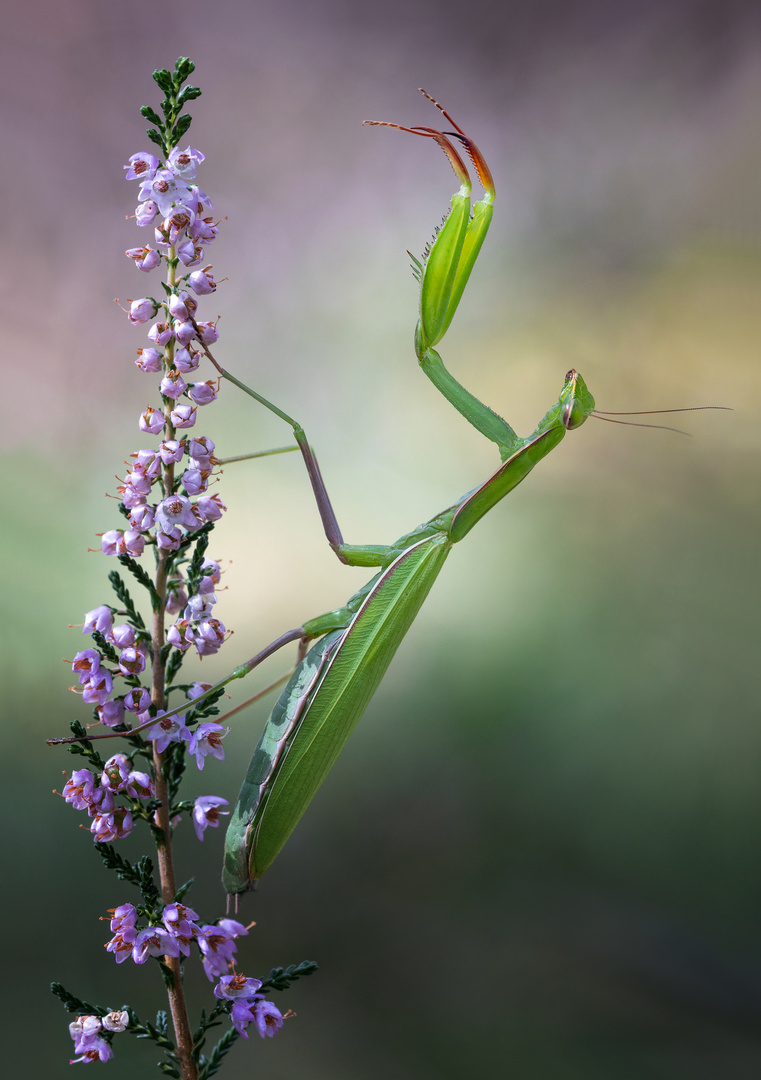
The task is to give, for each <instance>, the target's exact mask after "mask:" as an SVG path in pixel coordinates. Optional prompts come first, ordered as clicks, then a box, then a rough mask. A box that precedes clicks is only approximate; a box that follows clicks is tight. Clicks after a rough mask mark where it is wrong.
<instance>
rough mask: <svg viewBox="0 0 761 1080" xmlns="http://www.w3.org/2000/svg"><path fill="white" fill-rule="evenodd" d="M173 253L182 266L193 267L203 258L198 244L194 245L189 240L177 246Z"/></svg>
mask: <svg viewBox="0 0 761 1080" xmlns="http://www.w3.org/2000/svg"><path fill="white" fill-rule="evenodd" d="M175 252H176V254H177V257H178V259H179V260H180V262H181V263H182V265H183V266H195V264H196V263H199V262H200V261H201V259H202V258H203V247H201V245H200V244H194V243H193V241H192V240H190V239H188V240H183V241H182V243H181V244H178V245H177V246H176V248H175Z"/></svg>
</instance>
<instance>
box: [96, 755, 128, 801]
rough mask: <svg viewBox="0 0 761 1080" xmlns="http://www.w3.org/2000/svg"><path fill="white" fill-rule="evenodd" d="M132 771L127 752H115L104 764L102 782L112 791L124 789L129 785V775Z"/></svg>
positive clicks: (103, 785) (102, 784)
mask: <svg viewBox="0 0 761 1080" xmlns="http://www.w3.org/2000/svg"><path fill="white" fill-rule="evenodd" d="M129 772H130V763H129V758H128V757H127V755H126V754H113V755H112V757H110V758H109V759H108V761H107V762H106V764H105V765H104V766H103V772H102V773H101V775H100V783H101V786H102V787H104V788H108V789H109V790H110V791H114V792H119V791H123V790H124V788H125V787H126V786H127V777H128V776H129Z"/></svg>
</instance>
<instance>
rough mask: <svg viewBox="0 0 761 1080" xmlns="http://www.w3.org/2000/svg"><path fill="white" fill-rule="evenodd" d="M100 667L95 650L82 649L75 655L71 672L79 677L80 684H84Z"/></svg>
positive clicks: (98, 657) (98, 654)
mask: <svg viewBox="0 0 761 1080" xmlns="http://www.w3.org/2000/svg"><path fill="white" fill-rule="evenodd" d="M99 667H100V653H99V652H98V650H97V649H84V650H83V651H82V652H78V653H76V655H75V656H74V661H73V663H72V665H71V670H72V671H73V672H74V674H75V675H78V676H79V681H80V683H86V682H87V681H88V679H89V678H90V676H91V675H94V674H95V672H96V671H97V670H98V668H99Z"/></svg>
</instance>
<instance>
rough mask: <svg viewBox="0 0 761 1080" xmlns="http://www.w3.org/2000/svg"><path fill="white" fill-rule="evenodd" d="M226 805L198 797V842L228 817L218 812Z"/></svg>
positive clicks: (224, 801) (195, 822) (195, 808)
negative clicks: (220, 820) (208, 830)
mask: <svg viewBox="0 0 761 1080" xmlns="http://www.w3.org/2000/svg"><path fill="white" fill-rule="evenodd" d="M227 805H228V803H227V799H222V798H220V797H219V796H218V795H199V797H198V798H197V799H196V801H195V803H194V804H193V827H194V828H195V831H196V836H197V837H198V839H199V840H203V834H204V832H205V831H206V829H208V828H209V826H211V828H212V829H217V828H219V819H220V817H221V816H222V815H224V816H225V817H229V816H230V812H229V810H220V807H221V806H227ZM246 933H248V931H246ZM209 977H210V978H211V976H209Z"/></svg>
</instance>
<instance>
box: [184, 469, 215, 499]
mask: <svg viewBox="0 0 761 1080" xmlns="http://www.w3.org/2000/svg"><path fill="white" fill-rule="evenodd" d="M208 477H209V473H202V472H200V471H199V470H198V469H187V470H186V471H185V472H184V473H183V474H182V486H183V487H184V488H185V491H186V493H187V494H188V495H200V494H201V493H202V492H204V491H206V489H207V488H208V486H209V480H208Z"/></svg>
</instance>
